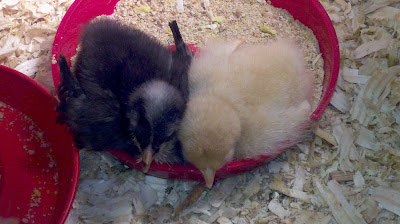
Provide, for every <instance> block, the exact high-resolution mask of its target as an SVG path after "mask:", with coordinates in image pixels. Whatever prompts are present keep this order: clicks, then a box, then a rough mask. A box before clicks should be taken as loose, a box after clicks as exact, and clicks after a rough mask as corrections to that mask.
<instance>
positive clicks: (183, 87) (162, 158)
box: [142, 20, 193, 172]
mask: <svg viewBox="0 0 400 224" xmlns="http://www.w3.org/2000/svg"><path fill="white" fill-rule="evenodd" d="M169 27H170V28H171V31H172V34H173V37H174V43H175V51H173V52H172V55H173V62H172V67H171V71H170V72H169V80H168V83H170V84H171V85H172V86H175V87H176V88H177V89H178V90H179V91H180V93H181V94H182V97H183V100H184V102H183V104H182V106H183V107H182V108H180V110H179V111H175V112H173V110H176V109H178V107H176V105H175V107H169V108H168V107H165V108H168V109H164V111H163V112H164V113H165V114H164V115H163V116H155V117H164V118H165V120H163V121H159V122H158V123H157V124H155V125H154V127H157V128H156V129H157V130H159V133H163V134H165V133H169V135H164V136H159V137H158V138H156V139H157V140H156V141H154V143H155V144H152V145H150V146H149V147H147V148H145V149H144V150H143V153H142V159H143V161H144V162H145V163H146V167H145V168H144V171H145V172H147V170H148V169H149V167H150V165H151V163H152V161H153V159H154V160H155V161H157V162H166V163H182V162H183V155H182V150H181V144H180V142H179V141H178V139H177V129H178V128H177V127H178V126H179V124H180V121H181V119H182V117H183V112H184V110H185V108H186V102H187V100H188V95H189V80H188V71H189V67H190V64H191V62H192V57H193V54H192V53H191V52H190V50H189V48H188V46H187V45H186V44H185V42H184V41H183V38H182V35H181V32H180V31H179V27H178V24H177V22H176V21H175V20H174V21H172V22H169ZM169 92H172V91H169ZM177 99H178V97H170V96H167V97H166V98H165V100H166V102H167V101H173V100H177ZM179 104H180V103H179ZM168 111H169V112H168ZM150 114H151V112H150ZM174 116H177V117H176V118H174ZM173 120H175V122H176V123H175V124H176V125H174V126H173V128H172V129H171V125H170V126H169V127H168V125H166V122H169V123H171V121H173ZM168 128H170V129H168ZM155 134H156V135H157V133H155ZM160 140H161V141H160ZM157 141H160V142H162V143H161V144H160V143H159V142H157ZM173 145H174V146H173Z"/></svg>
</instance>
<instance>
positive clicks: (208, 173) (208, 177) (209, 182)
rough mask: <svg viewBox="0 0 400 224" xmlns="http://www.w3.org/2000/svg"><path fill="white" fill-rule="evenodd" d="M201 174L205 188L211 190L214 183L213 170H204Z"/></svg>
mask: <svg viewBox="0 0 400 224" xmlns="http://www.w3.org/2000/svg"><path fill="white" fill-rule="evenodd" d="M201 172H202V173H203V177H204V181H205V182H206V186H207V187H208V189H211V187H212V186H213V183H214V177H215V170H213V169H211V168H207V169H205V170H201Z"/></svg>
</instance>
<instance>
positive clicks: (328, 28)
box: [52, 0, 340, 180]
mask: <svg viewBox="0 0 400 224" xmlns="http://www.w3.org/2000/svg"><path fill="white" fill-rule="evenodd" d="M117 2H118V0H110V1H107V2H105V1H104V0H102V1H95V2H91V1H88V0H86V1H85V0H77V1H75V3H74V4H73V5H72V6H71V8H70V9H69V10H68V12H67V14H66V15H65V17H64V19H63V21H62V22H61V24H60V27H59V29H58V30H57V34H56V37H55V41H54V45H53V51H52V54H53V56H55V57H56V58H58V54H59V53H61V52H62V53H63V54H64V55H66V56H67V57H68V58H69V57H71V56H73V55H74V54H75V53H76V49H75V48H73V49H69V48H68V47H67V46H60V45H59V43H60V42H61V39H62V36H61V35H63V34H64V32H65V30H69V31H71V32H76V33H74V34H73V35H72V36H73V38H72V40H71V41H72V43H74V44H70V45H73V46H76V45H77V41H78V32H77V27H76V26H75V27H74V24H85V23H87V22H88V21H89V20H90V19H92V18H94V17H96V16H98V15H100V14H111V13H112V12H113V10H114V6H115V4H116V3H117ZM271 4H272V5H273V6H275V7H278V8H284V9H286V10H287V11H288V12H289V13H290V14H292V16H293V17H294V19H298V20H299V21H300V22H302V23H303V24H304V25H306V26H308V27H310V28H311V29H312V30H313V31H314V34H316V37H317V39H318V42H319V43H320V50H321V52H322V53H323V54H322V57H323V59H324V63H325V64H324V71H325V80H324V83H325V85H324V87H323V91H324V93H323V97H322V99H321V102H320V104H319V105H318V107H317V109H316V110H315V111H314V112H313V114H312V115H311V116H310V118H311V119H312V120H315V121H316V120H318V119H319V118H320V117H321V115H322V113H323V111H324V110H325V108H326V107H327V105H328V104H329V101H330V99H331V97H332V95H333V93H334V91H335V86H336V82H337V78H338V74H339V65H340V54H339V44H338V40H337V36H336V32H335V29H334V28H333V25H332V22H331V20H330V18H329V16H328V14H327V13H326V11H325V10H324V8H323V6H322V5H321V4H320V3H319V1H318V0H293V1H287V0H271ZM88 7H91V11H90V14H89V17H86V18H84V19H83V18H74V17H73V15H74V13H75V10H77V12H78V8H80V9H79V13H82V11H85V10H87V9H88ZM96 10H97V11H96ZM321 43H326V44H323V45H322V44H321ZM61 47H63V50H61ZM65 48H67V49H65ZM329 56H330V57H329ZM52 71H53V80H54V83H55V86H57V85H58V82H59V70H58V66H57V64H52ZM277 151H279V150H277ZM281 151H284V150H281ZM110 152H111V153H112V154H113V155H114V156H116V157H117V158H119V160H120V161H121V162H123V163H125V164H127V165H129V166H131V167H133V168H135V169H138V170H142V168H143V165H144V164H143V163H136V158H132V157H130V156H129V155H128V154H126V153H124V152H118V151H112V150H110ZM276 156H277V155H274V156H270V155H266V156H259V157H257V158H252V159H242V160H235V161H232V162H230V163H228V164H226V165H225V166H224V167H223V168H221V169H220V170H218V172H217V173H216V179H218V178H225V177H229V176H232V175H236V174H239V173H242V172H245V171H250V170H252V169H254V168H256V167H258V166H260V165H263V164H265V163H267V162H269V161H270V160H272V159H273V158H274V157H276ZM147 174H149V175H153V176H157V177H162V178H177V179H186V180H202V176H201V173H200V171H198V170H197V168H195V167H194V166H192V165H175V164H174V165H168V164H158V163H153V164H152V165H151V167H150V169H149V172H148V173H147Z"/></svg>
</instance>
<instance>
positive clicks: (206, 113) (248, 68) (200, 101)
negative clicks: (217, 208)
mask: <svg viewBox="0 0 400 224" xmlns="http://www.w3.org/2000/svg"><path fill="white" fill-rule="evenodd" d="M241 45H242V42H241V41H225V40H221V39H216V40H213V41H211V42H208V43H207V44H206V46H205V47H204V48H201V49H200V54H199V55H197V56H195V58H194V59H193V62H192V65H191V68H190V70H189V90H190V96H189V102H188V106H187V109H186V112H185V114H184V118H183V120H182V123H181V129H180V132H179V138H180V140H181V142H182V146H183V156H184V158H185V159H186V160H188V161H189V162H190V163H192V164H194V165H195V166H196V167H197V168H199V170H200V171H201V172H202V173H203V175H204V179H205V181H206V184H207V186H208V187H209V188H210V187H211V186H212V183H213V179H214V175H215V172H216V171H217V170H218V169H220V168H221V167H223V166H224V165H225V164H226V163H227V162H229V161H230V160H232V159H234V158H235V159H240V158H250V157H254V156H257V155H263V154H277V153H279V152H276V151H275V150H276V149H277V148H282V147H288V146H289V145H291V144H293V143H295V142H296V141H298V140H300V139H301V138H302V130H303V129H304V128H305V127H306V126H307V125H308V120H309V115H310V114H311V99H312V94H313V89H314V80H313V76H312V74H310V73H309V72H308V71H307V70H306V68H305V65H304V57H303V56H302V53H301V51H300V49H299V48H298V47H297V46H296V45H295V44H294V43H292V42H291V41H288V40H278V41H275V42H272V43H269V44H265V45H261V44H259V45H247V46H246V45H245V46H241Z"/></svg>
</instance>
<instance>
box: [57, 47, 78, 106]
mask: <svg viewBox="0 0 400 224" xmlns="http://www.w3.org/2000/svg"><path fill="white" fill-rule="evenodd" d="M58 66H59V67H60V76H61V82H60V84H59V86H58V90H59V95H60V100H63V98H64V99H65V98H66V97H71V96H74V97H77V96H78V95H80V94H83V90H82V88H81V85H80V84H79V81H78V79H77V78H76V77H75V76H74V75H73V74H72V72H71V70H70V68H69V66H68V63H67V59H66V58H65V56H64V55H62V54H60V57H59V59H58Z"/></svg>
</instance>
